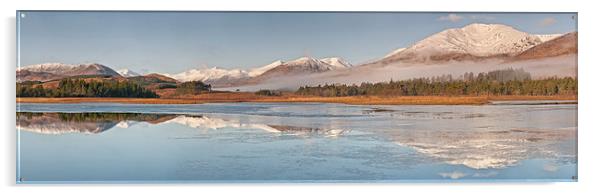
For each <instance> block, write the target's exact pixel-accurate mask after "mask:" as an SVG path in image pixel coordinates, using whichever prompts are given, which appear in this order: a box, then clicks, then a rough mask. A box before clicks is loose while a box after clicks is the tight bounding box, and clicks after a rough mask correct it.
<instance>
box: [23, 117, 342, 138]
mask: <svg viewBox="0 0 602 195" xmlns="http://www.w3.org/2000/svg"><path fill="white" fill-rule="evenodd" d="M139 122H146V123H149V124H164V123H176V124H181V125H185V126H188V127H191V128H195V129H213V130H217V129H222V128H248V129H260V130H264V131H267V132H272V133H287V134H295V135H324V136H338V135H342V134H344V133H346V132H349V131H348V130H342V129H324V128H313V127H299V126H288V125H270V124H254V123H241V122H240V121H235V120H226V119H221V118H215V117H207V116H203V115H184V114H147V113H35V112H17V128H18V129H22V130H25V131H30V132H34V133H40V134H65V133H86V134H97V133H102V132H104V131H106V130H109V129H112V128H114V127H116V126H117V127H120V128H124V129H125V128H129V127H131V126H132V125H135V124H136V123H139Z"/></svg>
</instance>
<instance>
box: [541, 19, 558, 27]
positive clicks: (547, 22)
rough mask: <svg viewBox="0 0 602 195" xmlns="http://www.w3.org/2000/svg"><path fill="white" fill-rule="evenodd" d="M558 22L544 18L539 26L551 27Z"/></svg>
mask: <svg viewBox="0 0 602 195" xmlns="http://www.w3.org/2000/svg"><path fill="white" fill-rule="evenodd" d="M556 22H558V21H557V20H556V19H554V18H544V19H543V20H541V21H540V22H539V26H550V25H553V24H556Z"/></svg>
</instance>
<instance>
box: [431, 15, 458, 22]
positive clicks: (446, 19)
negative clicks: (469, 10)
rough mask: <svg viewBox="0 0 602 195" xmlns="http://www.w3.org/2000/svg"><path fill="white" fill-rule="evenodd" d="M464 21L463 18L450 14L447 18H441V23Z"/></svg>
mask: <svg viewBox="0 0 602 195" xmlns="http://www.w3.org/2000/svg"><path fill="white" fill-rule="evenodd" d="M462 19H464V17H463V16H460V15H458V14H448V15H447V16H441V17H439V19H437V20H439V21H450V22H458V21H460V20H462Z"/></svg>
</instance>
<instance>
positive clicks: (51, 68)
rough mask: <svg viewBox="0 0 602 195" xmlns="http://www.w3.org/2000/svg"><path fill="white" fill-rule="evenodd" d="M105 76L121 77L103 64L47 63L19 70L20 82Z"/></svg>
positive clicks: (18, 77) (18, 78)
mask: <svg viewBox="0 0 602 195" xmlns="http://www.w3.org/2000/svg"><path fill="white" fill-rule="evenodd" d="M81 75H105V76H120V74H119V73H117V72H116V71H114V70H113V69H111V68H109V67H107V66H104V65H102V64H96V63H93V64H62V63H45V64H35V65H29V66H24V67H20V68H18V69H17V80H18V81H28V80H37V81H47V80H53V79H61V78H65V77H70V76H81Z"/></svg>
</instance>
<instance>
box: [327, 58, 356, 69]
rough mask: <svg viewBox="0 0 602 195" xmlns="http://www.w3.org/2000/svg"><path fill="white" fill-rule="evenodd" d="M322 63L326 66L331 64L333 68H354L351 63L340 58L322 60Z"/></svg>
mask: <svg viewBox="0 0 602 195" xmlns="http://www.w3.org/2000/svg"><path fill="white" fill-rule="evenodd" d="M320 61H322V62H324V63H326V64H329V65H331V66H334V67H336V68H348V67H351V66H352V65H351V63H349V62H347V61H345V60H343V59H342V58H339V57H330V58H322V59H320Z"/></svg>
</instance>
